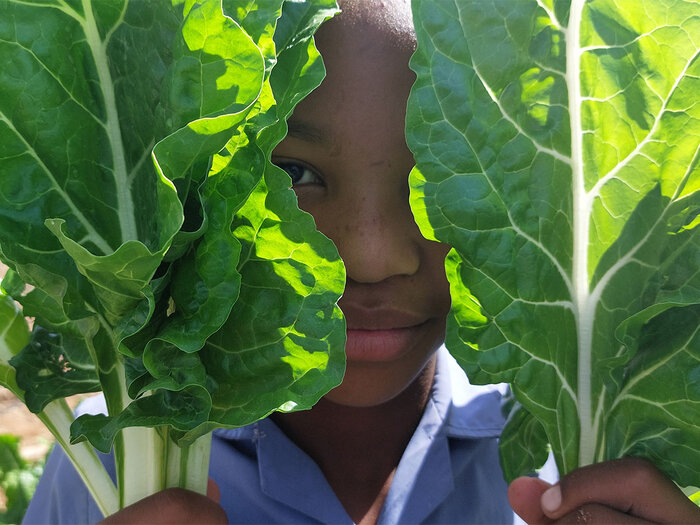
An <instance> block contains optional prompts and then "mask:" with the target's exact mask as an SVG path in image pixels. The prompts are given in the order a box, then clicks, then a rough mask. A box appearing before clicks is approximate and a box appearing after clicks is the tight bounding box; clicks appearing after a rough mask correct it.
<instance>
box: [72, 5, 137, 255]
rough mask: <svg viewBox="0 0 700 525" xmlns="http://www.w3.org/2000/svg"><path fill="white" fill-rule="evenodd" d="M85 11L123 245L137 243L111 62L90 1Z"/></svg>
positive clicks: (86, 27)
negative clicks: (110, 160)
mask: <svg viewBox="0 0 700 525" xmlns="http://www.w3.org/2000/svg"><path fill="white" fill-rule="evenodd" d="M83 11H84V12H85V23H84V28H85V38H86V41H87V43H88V46H89V47H90V51H91V52H92V56H93V59H94V61H95V67H96V68H97V76H98V79H99V84H100V89H101V90H102V96H103V97H104V103H105V110H106V112H107V115H106V118H107V121H106V122H105V128H106V130H107V136H108V137H109V143H110V148H111V150H112V170H113V172H114V181H115V186H116V187H115V189H116V192H117V206H118V213H119V224H120V227H121V233H122V243H124V242H126V241H129V240H137V239H138V230H137V228H136V216H135V212H134V203H133V200H132V197H131V186H130V184H129V176H128V170H127V168H126V158H125V155H124V143H123V141H122V135H121V127H120V125H119V112H118V111H117V102H116V96H115V93H114V82H113V80H112V74H111V72H110V70H109V59H108V57H107V49H106V46H107V41H104V42H103V41H102V39H101V38H100V33H99V30H98V29H97V22H96V21H95V15H94V13H93V11H92V3H91V2H90V1H89V0H83ZM110 35H111V33H110Z"/></svg>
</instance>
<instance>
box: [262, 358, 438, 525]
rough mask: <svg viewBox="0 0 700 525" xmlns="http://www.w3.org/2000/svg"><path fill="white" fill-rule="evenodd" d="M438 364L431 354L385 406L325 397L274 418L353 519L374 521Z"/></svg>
mask: <svg viewBox="0 0 700 525" xmlns="http://www.w3.org/2000/svg"><path fill="white" fill-rule="evenodd" d="M435 363H436V357H435V356H433V357H432V359H431V360H430V361H428V363H427V364H426V366H425V368H424V369H423V370H422V371H421V373H420V374H419V376H418V377H417V378H416V379H415V380H414V381H413V382H412V383H411V384H410V385H409V386H408V387H407V388H406V389H405V390H404V391H403V392H401V393H400V394H399V395H397V396H396V397H394V398H393V399H391V400H389V401H387V402H385V403H382V404H381V405H377V406H370V407H351V406H344V405H339V404H336V403H333V402H331V401H328V400H326V399H322V400H321V401H319V402H318V403H317V404H316V405H315V406H314V407H313V409H311V410H308V411H304V412H295V413H291V414H281V413H277V414H274V415H273V416H272V418H273V420H274V421H275V423H276V424H277V425H278V426H279V427H280V428H281V429H282V430H283V431H284V433H285V434H287V436H288V437H289V438H290V439H292V441H294V442H295V443H296V444H297V445H298V446H299V447H300V448H301V449H302V450H304V451H305V452H306V453H307V454H308V455H309V456H310V457H311V458H312V459H313V460H314V461H315V462H316V463H317V464H318V466H319V467H320V468H321V470H322V471H323V473H324V475H325V476H326V479H327V480H328V483H329V484H330V486H331V487H332V488H333V490H334V491H335V493H336V495H337V496H338V498H339V499H340V501H341V503H342V504H343V506H344V507H345V509H346V510H347V511H348V514H349V515H350V517H351V518H352V519H353V521H354V522H355V523H367V522H368V523H374V522H376V518H377V517H378V516H379V511H380V510H381V504H382V503H383V501H384V499H385V497H386V493H387V492H388V489H389V485H390V482H391V478H392V476H393V473H394V471H395V470H396V467H397V465H398V463H399V460H400V459H401V456H402V455H403V452H404V450H405V449H406V446H407V445H408V442H409V440H410V439H411V436H412V435H413V432H414V431H415V429H416V427H417V426H418V423H419V421H420V418H421V416H422V415H423V411H424V409H425V406H426V404H427V402H428V398H429V396H430V389H431V387H432V383H433V378H434V376H435Z"/></svg>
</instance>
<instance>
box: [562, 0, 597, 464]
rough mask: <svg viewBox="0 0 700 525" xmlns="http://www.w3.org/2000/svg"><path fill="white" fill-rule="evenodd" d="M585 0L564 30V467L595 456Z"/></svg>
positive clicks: (576, 1) (576, 3) (576, 4)
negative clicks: (567, 331) (570, 348)
mask: <svg viewBox="0 0 700 525" xmlns="http://www.w3.org/2000/svg"><path fill="white" fill-rule="evenodd" d="M584 4H585V2H584V0H573V1H572V2H571V9H570V15H569V26H568V27H567V29H566V80H567V85H568V88H569V118H570V121H571V160H572V188H573V208H574V209H573V214H574V217H573V224H574V226H573V228H574V231H573V236H574V239H573V242H574V250H573V252H574V253H573V261H574V262H573V270H572V271H573V289H574V298H573V302H574V305H575V307H576V308H575V312H576V323H577V335H578V377H577V392H578V399H577V404H578V414H579V432H580V441H579V457H578V465H565V470H567V471H568V470H570V469H572V468H575V467H576V466H583V465H588V464H590V463H592V462H593V460H594V455H595V441H596V440H595V435H593V433H592V427H593V424H592V423H593V421H592V407H591V404H592V400H591V349H592V337H593V320H594V319H595V303H593V302H592V301H591V296H590V293H589V278H588V243H589V231H588V230H589V216H590V215H589V213H590V202H589V195H588V194H587V192H586V181H585V172H584V158H583V122H582V115H581V101H582V96H581V20H582V16H583V8H584Z"/></svg>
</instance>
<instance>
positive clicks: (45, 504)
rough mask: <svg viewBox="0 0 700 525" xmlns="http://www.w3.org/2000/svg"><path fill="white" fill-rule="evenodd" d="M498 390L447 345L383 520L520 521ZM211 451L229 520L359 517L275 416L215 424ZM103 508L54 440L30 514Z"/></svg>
mask: <svg viewBox="0 0 700 525" xmlns="http://www.w3.org/2000/svg"><path fill="white" fill-rule="evenodd" d="M98 399H99V398H98ZM500 400H501V392H500V391H499V390H498V388H496V387H494V386H487V387H483V386H473V385H470V384H469V382H468V381H467V378H466V376H465V375H464V372H462V370H461V369H460V368H459V366H458V365H457V363H456V362H455V361H454V359H453V358H452V357H451V356H450V355H449V353H448V352H447V351H446V350H445V349H444V348H442V349H440V351H439V354H438V364H437V372H436V376H435V382H434V384H433V388H432V391H431V395H430V398H429V400H428V403H427V406H426V408H425V412H424V413H423V416H422V418H421V421H420V423H419V425H418V427H417V428H416V431H415V433H414V434H413V437H412V438H411V440H410V442H409V443H408V446H407V447H406V450H405V451H404V454H403V456H402V458H401V460H400V462H399V465H398V467H397V469H396V472H395V474H394V477H393V480H392V483H391V487H390V489H389V493H388V495H387V498H386V500H385V502H384V506H383V507H382V510H381V514H380V516H379V523H380V524H392V525H393V524H398V523H402V524H403V523H498V524H500V523H512V522H513V512H512V510H511V509H510V506H509V505H508V500H507V495H506V492H507V485H506V483H505V481H504V480H503V475H502V473H501V469H500V467H499V463H498V436H499V434H500V432H501V429H502V427H503V423H504V421H503V416H502V414H501V410H500ZM94 409H95V407H88V410H94ZM98 410H99V409H98ZM211 458H212V459H211V464H210V470H209V474H210V476H211V477H212V478H213V479H214V480H215V481H216V483H217V484H218V485H219V488H220V489H221V505H222V506H223V507H224V509H225V511H226V514H227V516H228V520H229V523H245V524H251V523H265V524H270V523H333V524H336V523H337V524H351V523H352V520H351V519H350V517H349V516H348V514H347V512H346V511H345V509H344V508H343V506H342V505H341V503H340V501H339V500H338V498H337V497H336V495H335V494H334V493H333V490H332V489H331V487H330V486H329V484H328V482H327V481H326V479H325V478H324V476H323V473H322V472H321V470H320V469H319V467H318V466H317V465H316V463H314V461H313V460H312V459H311V458H310V457H309V456H307V455H306V454H305V453H304V452H303V451H302V450H301V449H300V448H299V447H297V446H296V445H295V444H294V443H293V442H292V441H291V440H290V439H289V438H288V437H287V436H286V435H285V434H284V433H283V432H282V431H281V430H280V429H279V428H278V427H277V426H276V425H275V424H274V423H273V422H272V420H270V419H263V420H261V421H258V422H257V423H253V424H251V425H248V426H245V427H242V428H237V429H221V430H216V431H214V438H213V441H212V455H211ZM109 463H111V462H109ZM112 470H113V468H112ZM112 474H113V472H112ZM101 518H102V515H101V513H100V512H99V510H98V509H97V506H96V505H95V503H94V502H93V500H92V498H91V496H90V495H89V493H88V491H87V490H86V489H85V487H84V485H83V483H82V481H81V480H80V478H79V477H78V475H77V474H76V472H75V471H74V470H73V468H72V466H71V464H70V462H69V460H68V459H67V457H66V456H65V454H64V453H63V452H62V451H61V450H60V449H58V448H57V449H56V450H55V451H54V452H52V454H51V456H50V458H49V460H48V462H47V464H46V468H45V471H44V475H43V477H42V479H41V481H40V482H39V485H38V487H37V491H36V494H35V496H34V498H33V500H32V502H31V504H30V507H29V510H28V512H27V515H26V516H25V519H24V523H29V524H33V523H41V524H46V523H94V522H96V521H99V520H100V519H101Z"/></svg>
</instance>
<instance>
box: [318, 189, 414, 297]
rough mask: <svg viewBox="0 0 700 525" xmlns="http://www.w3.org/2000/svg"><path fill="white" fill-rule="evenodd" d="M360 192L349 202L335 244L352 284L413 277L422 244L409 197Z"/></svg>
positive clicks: (334, 237) (338, 225)
mask: <svg viewBox="0 0 700 525" xmlns="http://www.w3.org/2000/svg"><path fill="white" fill-rule="evenodd" d="M391 189H393V190H394V192H381V191H380V192H371V191H364V192H363V191H357V192H356V193H355V194H354V195H353V198H351V199H346V203H345V204H346V205H345V206H343V208H344V209H343V210H342V211H341V210H336V213H339V212H340V213H342V218H341V220H338V221H337V230H336V231H335V232H333V235H331V236H330V237H331V238H332V239H333V241H334V242H335V243H336V246H337V247H338V251H339V253H340V256H341V258H342V259H343V262H344V263H345V267H346V271H347V276H348V279H349V280H353V281H355V282H359V283H378V282H381V281H384V280H386V279H389V278H391V277H394V276H397V275H413V274H415V273H416V272H418V269H419V267H420V263H421V241H423V242H425V240H424V239H423V237H422V236H421V234H420V231H419V230H418V226H417V225H416V224H415V221H414V219H413V215H412V213H411V210H410V207H409V204H408V197H407V196H406V195H402V194H401V192H396V188H395V187H391Z"/></svg>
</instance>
